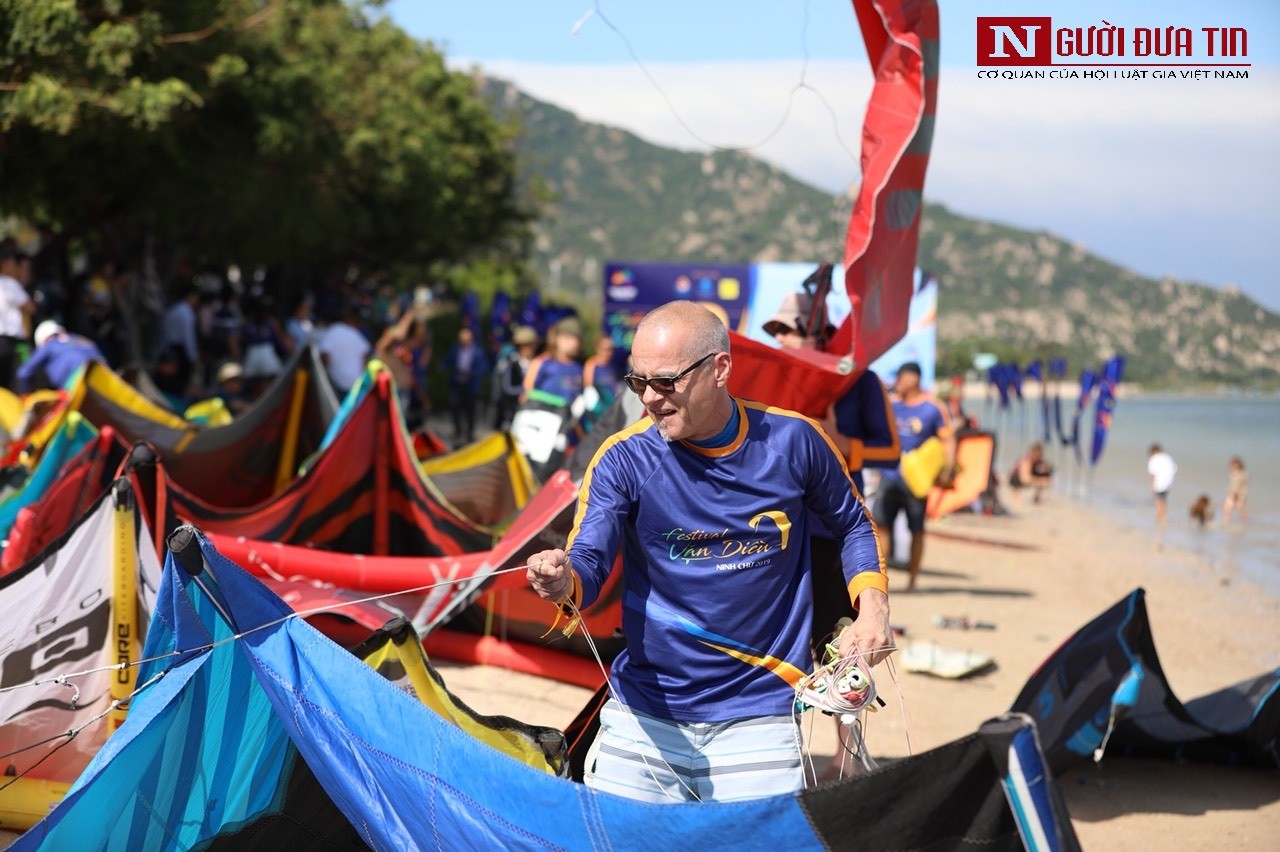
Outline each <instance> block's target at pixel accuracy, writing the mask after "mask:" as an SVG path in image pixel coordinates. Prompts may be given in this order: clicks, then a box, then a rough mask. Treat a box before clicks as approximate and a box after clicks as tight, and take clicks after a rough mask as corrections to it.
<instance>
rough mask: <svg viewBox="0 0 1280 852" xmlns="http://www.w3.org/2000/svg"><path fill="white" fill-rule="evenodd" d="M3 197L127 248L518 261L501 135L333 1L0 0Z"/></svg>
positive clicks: (429, 64)
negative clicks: (483, 258) (145, 247)
mask: <svg viewBox="0 0 1280 852" xmlns="http://www.w3.org/2000/svg"><path fill="white" fill-rule="evenodd" d="M0 69H2V70H0V127H2V128H3V131H4V133H3V137H2V138H0V211H3V212H5V213H15V214H18V215H21V216H23V217H26V218H28V219H32V220H37V221H50V222H53V223H56V224H57V225H59V226H60V227H61V228H62V229H63V230H65V231H67V232H70V233H75V234H80V235H84V236H85V238H86V239H87V240H88V242H89V243H90V244H91V245H97V246H100V247H102V248H103V249H104V250H107V251H110V252H112V253H115V254H117V255H119V256H122V257H126V258H137V257H138V256H139V254H140V252H141V251H142V247H143V245H144V244H145V245H154V246H157V247H158V251H157V254H158V255H159V258H158V259H159V261H160V262H161V264H162V265H163V264H164V263H165V261H166V260H167V259H168V258H170V257H172V256H174V255H176V254H177V253H179V252H182V253H185V254H187V255H188V256H192V257H194V258H195V259H200V260H206V261H210V262H218V263H227V262H236V263H239V264H241V265H245V266H251V265H267V266H274V267H276V268H278V269H282V270H289V269H295V270H296V269H307V270H311V271H314V272H319V271H321V270H334V269H343V268H346V267H348V266H350V265H352V264H355V265H358V266H360V267H363V268H366V269H370V268H377V269H387V268H392V267H395V266H397V265H400V264H421V265H429V264H441V263H445V264H458V263H466V262H468V261H469V260H470V259H471V258H473V257H477V256H481V257H485V258H495V257H496V258H500V259H502V260H504V261H505V260H511V262H518V260H519V258H520V257H521V256H522V255H523V253H524V252H525V247H526V245H527V222H528V216H527V214H526V213H525V211H524V205H523V204H522V202H521V201H520V199H519V196H518V193H517V191H516V167H515V160H514V155H513V153H512V150H511V144H510V140H511V137H512V135H513V132H512V130H511V129H510V128H508V127H506V126H504V125H501V124H499V123H498V122H497V121H496V120H495V119H494V118H493V116H492V115H491V113H490V111H489V110H488V108H487V107H486V105H485V103H484V102H483V101H482V100H481V99H480V98H478V97H477V96H476V94H475V91H474V89H475V86H474V84H473V81H472V80H471V78H470V77H469V76H468V75H465V74H461V73H457V72H450V71H449V70H448V69H447V68H446V67H445V64H444V59H443V57H442V56H441V55H440V53H439V52H438V51H436V50H435V49H434V48H433V47H431V46H430V45H425V44H421V43H419V42H416V41H414V40H413V39H411V38H410V37H409V36H407V35H406V34H405V33H404V32H403V31H401V30H399V29H398V28H397V27H395V26H394V25H393V24H391V23H390V22H388V21H386V20H372V19H371V18H370V16H369V15H368V14H367V5H366V4H356V5H345V4H343V3H341V2H338V0H271V2H260V0H135V2H127V0H104V2H98V3H93V2H79V3H77V2H73V0H0Z"/></svg>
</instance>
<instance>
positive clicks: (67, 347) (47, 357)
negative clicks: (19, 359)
mask: <svg viewBox="0 0 1280 852" xmlns="http://www.w3.org/2000/svg"><path fill="white" fill-rule="evenodd" d="M94 359H97V360H99V361H101V360H103V359H102V352H101V351H99V350H98V347H97V346H95V345H94V343H93V341H92V340H86V339H85V338H83V337H79V336H77V335H69V336H64V337H55V338H53V339H52V340H48V341H45V344H44V346H38V347H36V351H35V352H34V353H32V355H31V357H30V358H28V359H27V361H26V363H24V364H23V365H22V366H21V367H19V368H18V387H19V388H20V389H21V390H22V392H23V393H26V392H27V391H30V390H33V387H32V380H33V379H35V378H36V376H38V375H40V373H41V372H43V373H44V375H45V377H46V378H47V379H48V380H49V383H50V384H51V385H53V387H55V388H61V387H62V386H63V385H65V384H66V383H67V379H69V378H71V375H72V374H73V373H75V371H76V370H78V369H79V368H80V365H82V364H84V363H85V362H86V361H92V360H94Z"/></svg>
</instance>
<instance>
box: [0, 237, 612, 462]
mask: <svg viewBox="0 0 1280 852" xmlns="http://www.w3.org/2000/svg"><path fill="white" fill-rule="evenodd" d="M45 254H46V253H45V252H44V251H43V250H42V251H41V252H38V253H37V254H36V255H34V256H32V255H28V254H26V253H24V252H23V251H21V250H20V249H19V247H18V246H17V244H16V243H14V242H13V241H12V240H5V241H4V242H3V244H0V386H3V387H6V388H9V389H10V390H12V391H14V392H16V393H26V392H29V391H33V390H37V389H41V388H53V389H56V388H60V387H62V386H63V385H64V384H65V383H66V381H67V380H68V379H69V378H70V377H71V376H72V375H73V374H74V373H75V371H76V370H77V369H78V368H79V367H80V366H81V365H83V364H84V363H85V362H87V361H90V360H97V361H101V362H103V363H105V364H107V365H108V366H110V367H112V368H113V369H115V370H117V371H120V372H122V373H124V374H126V376H130V375H132V371H133V370H138V369H140V370H143V371H145V372H147V373H148V374H149V375H150V376H151V378H152V379H153V380H154V383H155V385H156V387H157V388H158V389H159V390H160V392H162V393H163V394H164V395H165V397H166V399H167V401H168V402H169V403H170V405H171V407H173V408H174V409H175V410H177V411H179V412H181V411H184V410H185V409H186V407H187V406H189V405H190V404H192V403H194V402H196V401H199V400H208V399H218V400H220V401H221V402H222V403H223V405H224V406H225V407H226V409H227V411H228V412H230V414H231V415H233V416H234V415H237V414H239V413H241V412H243V411H244V410H245V409H247V408H248V407H249V405H251V404H252V402H253V400H254V399H255V398H256V397H257V395H259V394H260V393H261V392H262V390H263V389H265V388H266V386H267V385H269V384H270V382H271V381H272V379H274V378H275V376H276V375H277V374H279V373H280V371H281V370H282V369H283V367H284V364H285V363H286V362H287V361H288V359H289V357H290V356H291V355H292V354H293V353H294V352H295V351H297V350H298V349H299V348H300V347H303V346H306V345H314V346H315V347H316V349H317V351H318V352H319V354H320V357H321V359H322V361H323V363H324V365H325V368H326V370H327V371H328V374H329V378H330V380H331V382H332V384H333V386H334V389H335V391H336V392H337V393H338V394H339V395H343V394H345V393H346V392H347V391H349V390H350V389H351V387H352V386H353V385H355V383H356V382H357V381H358V380H359V379H360V376H361V375H362V374H363V372H364V369H365V365H366V364H367V363H368V361H369V360H370V359H371V358H377V359H379V360H380V361H382V362H383V363H384V364H386V365H387V367H388V369H389V370H390V372H391V374H392V376H393V378H394V379H395V382H396V386H397V389H398V393H399V401H400V405H401V409H402V411H403V412H404V413H405V416H406V419H407V420H408V422H409V423H410V425H411V426H415V427H416V426H418V425H421V424H423V423H424V422H425V419H426V417H427V415H428V413H429V412H430V411H431V409H432V404H431V400H432V398H433V396H437V397H443V398H447V401H448V411H449V418H448V420H449V421H451V425H452V428H453V433H452V435H451V437H452V440H453V442H454V444H455V445H461V444H464V443H469V442H471V441H473V440H475V438H476V436H477V425H478V424H479V425H480V426H483V427H485V428H490V427H491V428H493V429H498V430H501V429H506V428H509V427H510V425H511V422H512V419H513V417H514V416H515V414H516V411H517V410H518V409H519V408H520V406H521V405H522V404H523V403H525V402H526V401H527V400H528V399H529V398H530V397H531V396H532V397H536V398H538V399H539V400H540V401H541V402H542V403H543V404H544V405H548V404H551V405H560V406H563V407H565V408H567V407H568V406H569V405H570V404H571V403H572V402H573V401H574V400H575V399H576V398H578V397H580V396H581V395H582V394H583V393H584V392H587V391H588V389H590V390H589V395H590V402H591V404H592V406H594V407H603V406H604V405H607V404H608V402H609V401H611V400H612V399H613V398H614V397H615V396H616V394H617V392H618V388H619V387H620V380H619V377H620V375H621V372H622V371H621V369H620V365H618V364H617V363H616V362H615V360H614V358H615V350H614V346H613V341H612V340H610V339H609V338H608V336H607V335H606V336H603V337H601V338H600V339H598V340H597V341H596V343H595V346H594V347H593V351H592V353H591V356H590V357H589V358H586V359H584V358H583V345H582V344H583V329H582V326H581V324H580V323H579V321H578V320H577V319H576V318H574V317H569V318H568V319H562V320H560V321H559V322H556V323H554V324H552V325H551V327H550V328H548V329H546V330H545V344H546V346H545V350H544V348H543V343H544V339H543V338H544V333H543V332H541V331H540V330H539V329H538V328H536V327H535V326H533V325H516V324H514V323H511V324H507V325H505V326H494V327H491V328H485V327H484V326H483V325H482V323H481V322H480V321H479V317H477V316H471V315H463V316H461V317H460V318H459V319H460V322H461V328H460V329H459V330H458V331H457V336H456V338H455V339H453V340H451V341H449V342H448V343H447V345H444V346H442V347H440V348H439V350H438V351H437V349H436V347H434V346H433V341H432V330H431V322H430V318H431V317H433V316H436V315H438V314H439V313H440V312H438V311H435V310H433V309H432V307H431V306H432V304H434V303H437V301H438V299H439V296H438V295H437V294H434V293H432V291H430V290H428V289H427V288H419V289H418V290H417V291H415V292H414V293H409V294H401V293H397V292H395V291H394V290H392V288H390V287H387V286H379V285H376V284H349V283H346V282H342V281H335V280H326V281H324V282H322V283H321V284H319V285H318V286H316V287H314V288H311V289H308V290H306V291H304V292H301V293H300V294H298V295H296V296H295V297H293V298H291V299H290V300H289V302H288V303H287V305H285V304H280V303H277V302H276V301H275V300H274V299H273V297H272V294H271V292H270V289H269V288H268V287H267V286H266V285H265V284H264V282H262V281H242V280H240V279H239V278H235V277H233V276H228V275H226V274H222V273H215V272H211V271H204V272H200V273H192V272H191V271H190V270H186V271H184V272H183V273H182V274H180V275H179V276H178V279H179V283H178V284H177V285H176V286H177V290H176V292H173V293H172V294H171V298H170V300H169V301H168V302H167V303H166V301H165V300H164V299H163V298H162V297H160V296H159V295H157V294H156V293H155V292H153V291H154V288H153V287H149V286H146V285H144V284H142V283H141V279H143V278H144V277H145V276H140V275H138V274H136V273H135V272H134V271H133V270H130V269H129V268H128V267H127V266H125V265H123V264H121V263H119V262H116V261H114V260H101V261H99V262H96V263H93V264H91V265H90V266H89V267H88V269H86V270H85V271H84V272H83V273H80V274H71V273H70V272H69V271H68V270H65V269H60V268H59V266H58V264H56V263H53V262H52V261H51V260H50V259H49V258H47V257H45ZM446 325H447V323H446ZM442 425H443V424H442Z"/></svg>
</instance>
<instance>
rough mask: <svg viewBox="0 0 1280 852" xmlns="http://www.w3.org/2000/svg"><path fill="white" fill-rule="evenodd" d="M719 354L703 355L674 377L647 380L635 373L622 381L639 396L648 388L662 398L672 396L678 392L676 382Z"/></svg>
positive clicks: (656, 377) (658, 377)
mask: <svg viewBox="0 0 1280 852" xmlns="http://www.w3.org/2000/svg"><path fill="white" fill-rule="evenodd" d="M719 354H720V353H719V352H708V353H707V354H706V355H703V356H702V357H701V358H699V359H698V360H697V361H694V362H693V363H692V364H690V365H689V366H688V367H685V368H684V369H683V370H681V371H680V372H678V373H676V374H675V375H674V376H654V377H653V378H650V379H646V378H644V377H643V376H637V375H636V374H635V373H627V374H626V375H625V376H623V377H622V380H623V381H624V382H626V383H627V387H629V388H631V390H633V391H635V393H636V395H637V396H643V395H644V389H645V388H646V387H650V388H653V392H654V393H656V394H659V395H660V396H671V394H673V393H675V392H676V382H678V381H680V380H681V379H683V378H684V377H685V376H687V375H689V374H690V373H692V372H693V371H694V370H696V369H698V368H699V367H701V366H702V363H703V362H704V361H706V360H707V359H708V358H712V357H715V356H716V355H719Z"/></svg>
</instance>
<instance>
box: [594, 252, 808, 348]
mask: <svg viewBox="0 0 1280 852" xmlns="http://www.w3.org/2000/svg"><path fill="white" fill-rule="evenodd" d="M805 274H806V275H807V274H808V272H806V273H805ZM802 280H804V279H803V276H802V277H801V278H800V279H797V282H796V283H797V284H799V282H800V281H802ZM750 283H751V267H750V266H748V265H746V264H733V263H720V264H716V263H710V264H705V263H620V262H617V261H610V262H609V263H606V264H605V267H604V326H605V331H606V332H607V333H608V334H609V335H610V336H611V337H612V338H613V343H614V345H615V346H616V347H618V348H619V349H625V350H630V349H631V340H632V338H633V337H634V336H635V330H636V326H637V325H638V324H639V323H640V320H641V318H643V317H644V315H645V314H647V313H648V312H649V311H651V310H653V309H654V308H656V307H658V306H659V305H665V304H666V303H667V302H671V301H675V300H677V299H689V300H690V301H694V302H700V303H702V304H704V305H706V306H707V307H708V308H710V309H711V310H713V311H715V312H716V313H719V314H720V315H721V317H722V318H723V319H724V320H725V322H726V323H727V324H728V326H729V328H731V329H734V330H735V331H741V328H740V327H739V325H740V323H741V322H742V321H743V314H744V312H745V311H746V308H747V303H748V300H749V297H750Z"/></svg>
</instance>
